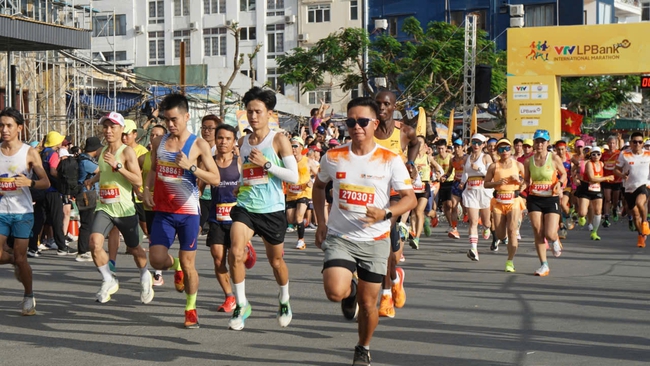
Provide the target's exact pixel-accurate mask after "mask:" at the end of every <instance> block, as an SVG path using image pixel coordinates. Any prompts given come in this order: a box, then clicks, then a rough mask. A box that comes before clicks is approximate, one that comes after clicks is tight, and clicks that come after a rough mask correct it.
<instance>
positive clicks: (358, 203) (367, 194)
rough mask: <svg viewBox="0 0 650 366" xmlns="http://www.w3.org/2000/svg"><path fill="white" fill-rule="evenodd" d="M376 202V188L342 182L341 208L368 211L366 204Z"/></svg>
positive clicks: (340, 187) (340, 193) (352, 210)
mask: <svg viewBox="0 0 650 366" xmlns="http://www.w3.org/2000/svg"><path fill="white" fill-rule="evenodd" d="M374 203H375V188H374V187H366V186H357V185H354V184H346V183H341V185H340V186H339V208H341V209H342V210H346V211H350V212H357V213H363V214H365V213H366V206H368V205H372V204H374Z"/></svg>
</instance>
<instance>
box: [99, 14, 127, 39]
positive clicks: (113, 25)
mask: <svg viewBox="0 0 650 366" xmlns="http://www.w3.org/2000/svg"><path fill="white" fill-rule="evenodd" d="M113 30H115V35H116V36H125V35H126V15H124V14H118V15H115V18H113V16H112V15H98V16H96V17H94V18H93V37H109V36H113Z"/></svg>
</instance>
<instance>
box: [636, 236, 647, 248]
mask: <svg viewBox="0 0 650 366" xmlns="http://www.w3.org/2000/svg"><path fill="white" fill-rule="evenodd" d="M636 246H637V247H639V248H645V235H639V236H638V238H637V240H636Z"/></svg>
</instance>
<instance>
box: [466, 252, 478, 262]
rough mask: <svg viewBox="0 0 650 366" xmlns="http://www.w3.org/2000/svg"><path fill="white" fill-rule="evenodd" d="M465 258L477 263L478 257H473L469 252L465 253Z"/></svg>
mask: <svg viewBox="0 0 650 366" xmlns="http://www.w3.org/2000/svg"><path fill="white" fill-rule="evenodd" d="M467 258H469V259H471V260H472V261H474V262H478V257H474V256H473V255H471V254H470V253H469V252H467Z"/></svg>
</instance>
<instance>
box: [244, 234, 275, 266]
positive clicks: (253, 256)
mask: <svg viewBox="0 0 650 366" xmlns="http://www.w3.org/2000/svg"><path fill="white" fill-rule="evenodd" d="M246 249H248V252H247V254H246V261H244V266H245V267H246V269H251V268H253V266H255V263H256V262H257V253H256V252H255V248H253V243H251V242H250V241H249V242H248V243H246ZM282 256H283V257H284V252H282Z"/></svg>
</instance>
